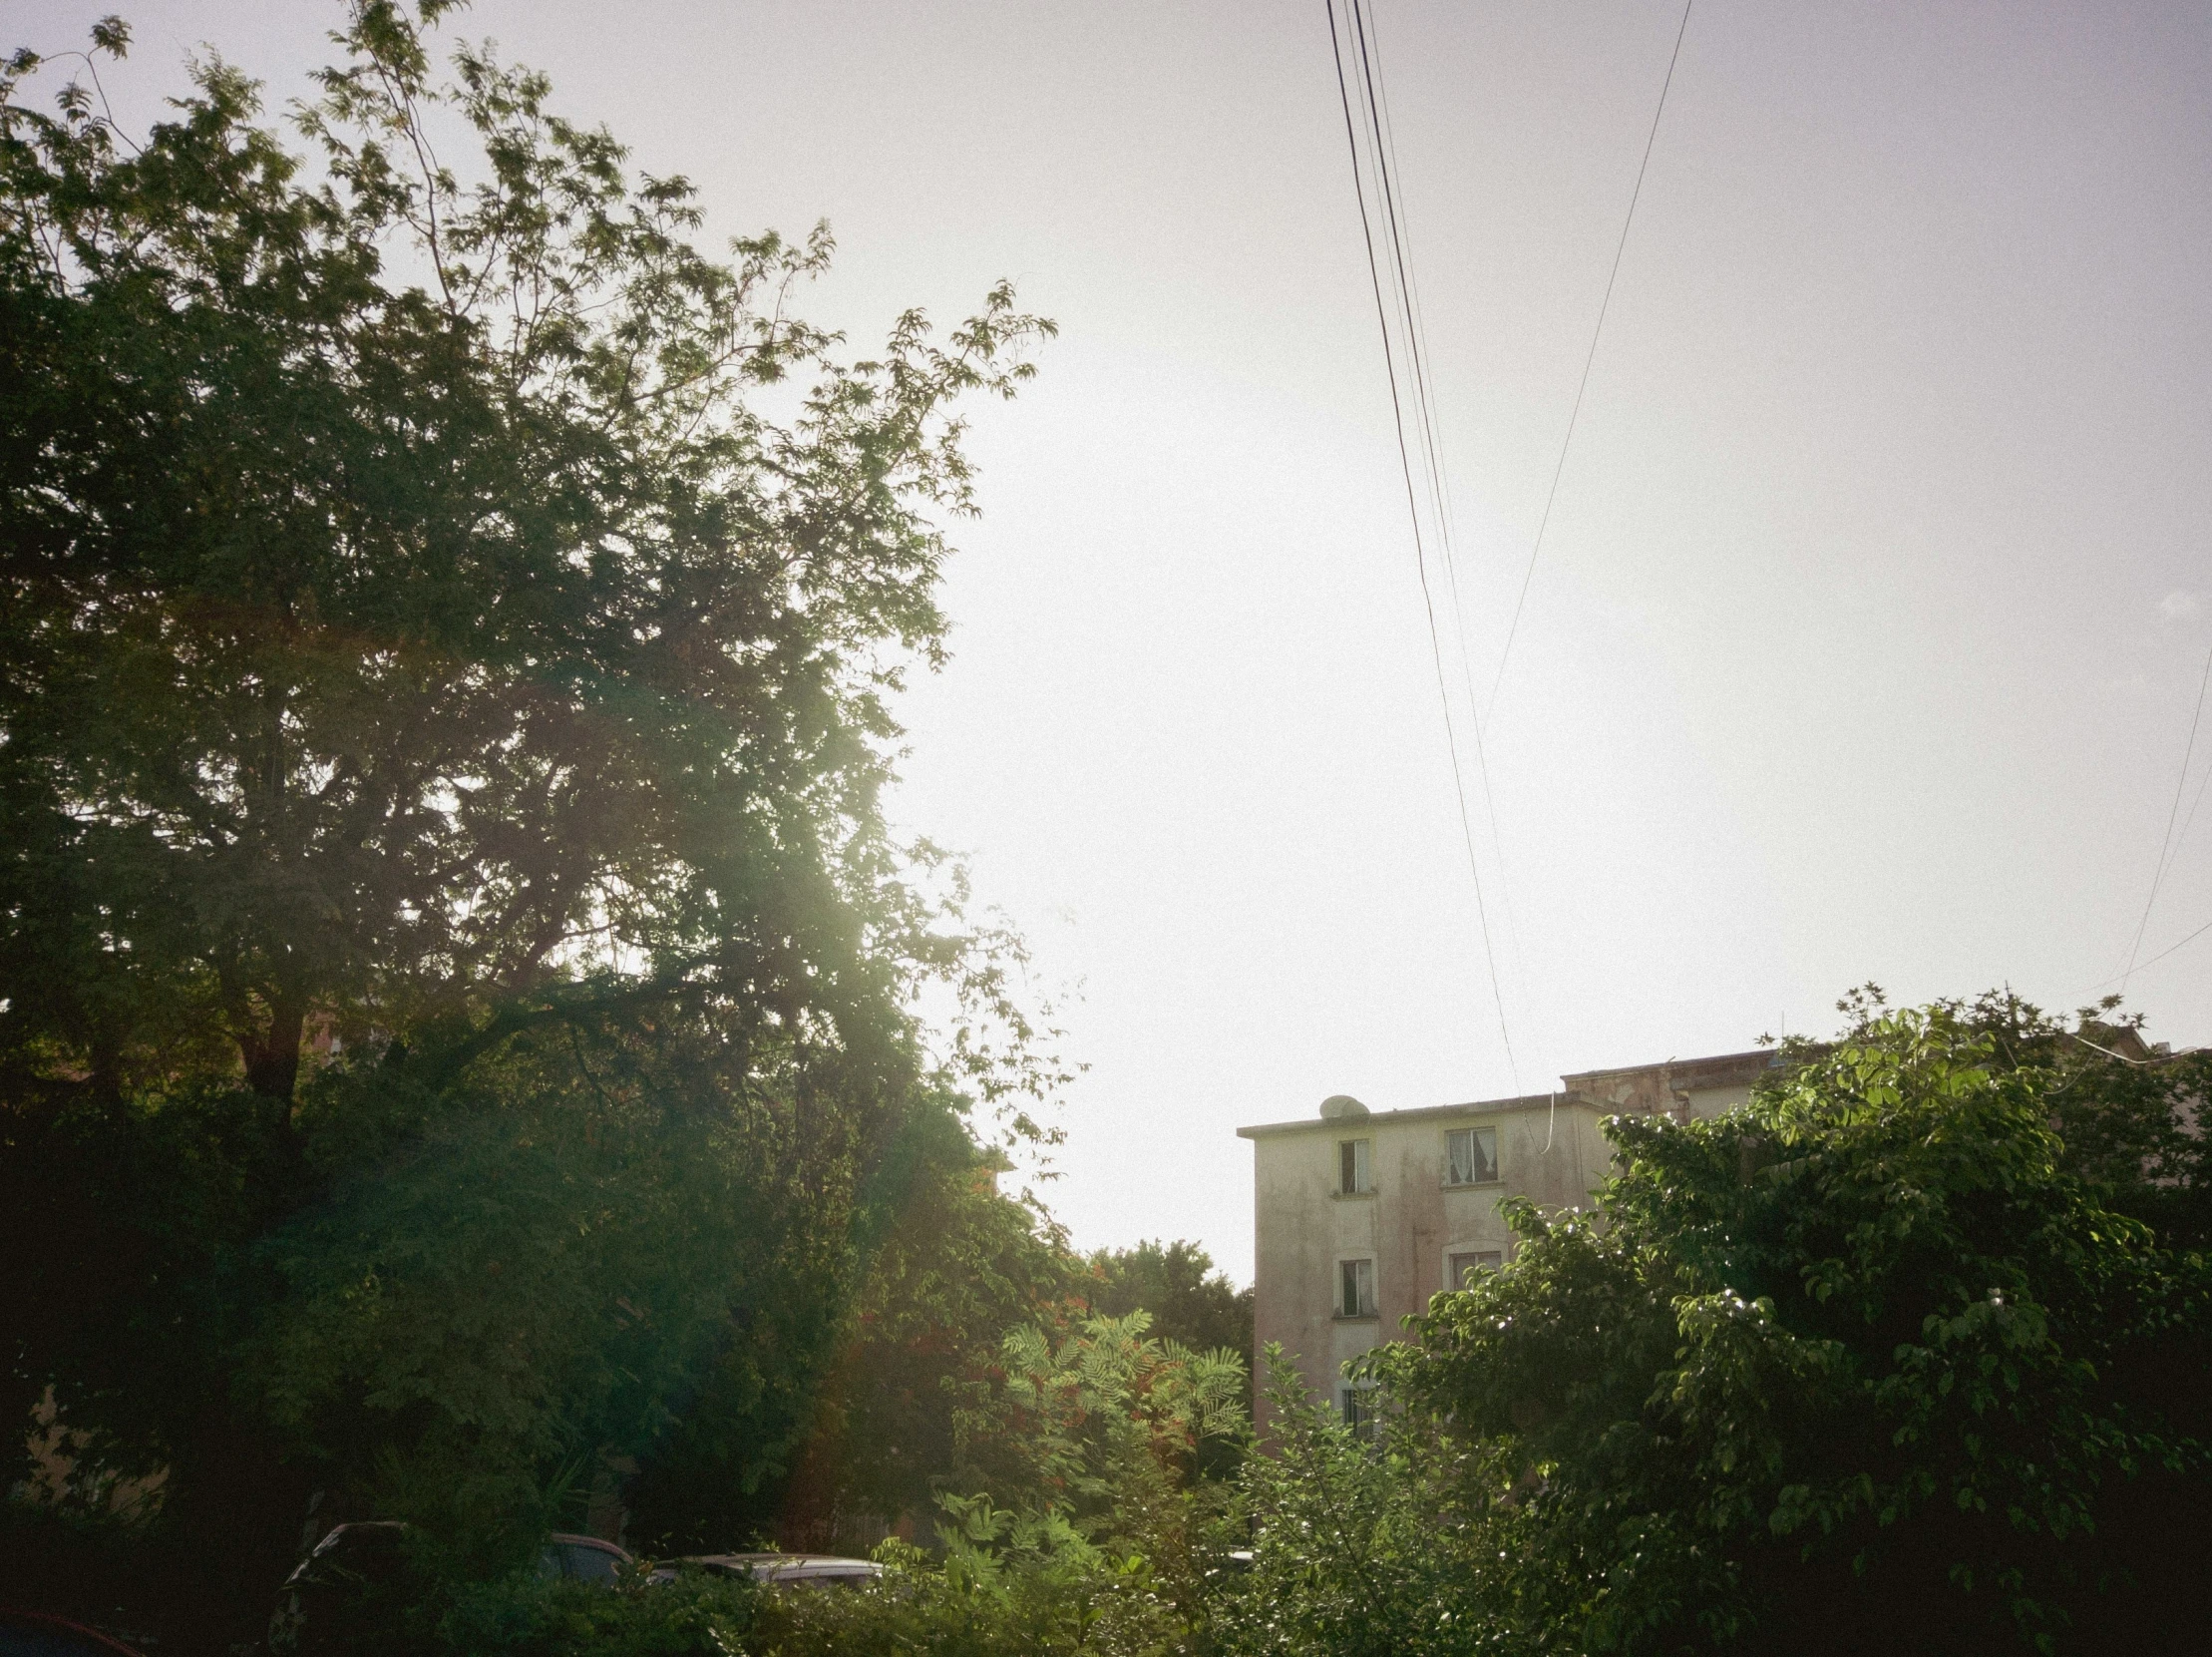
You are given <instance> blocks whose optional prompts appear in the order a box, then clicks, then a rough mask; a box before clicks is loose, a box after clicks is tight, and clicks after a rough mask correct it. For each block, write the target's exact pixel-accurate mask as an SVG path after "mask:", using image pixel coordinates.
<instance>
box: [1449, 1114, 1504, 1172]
mask: <svg viewBox="0 0 2212 1657" xmlns="http://www.w3.org/2000/svg"><path fill="white" fill-rule="evenodd" d="M1497 1177H1498V1130H1497V1129H1496V1128H1494V1127H1455V1128H1453V1129H1452V1130H1451V1131H1450V1132H1449V1133H1447V1134H1445V1135H1444V1183H1445V1184H1446V1185H1489V1184H1493V1183H1495V1182H1496V1180H1497Z"/></svg>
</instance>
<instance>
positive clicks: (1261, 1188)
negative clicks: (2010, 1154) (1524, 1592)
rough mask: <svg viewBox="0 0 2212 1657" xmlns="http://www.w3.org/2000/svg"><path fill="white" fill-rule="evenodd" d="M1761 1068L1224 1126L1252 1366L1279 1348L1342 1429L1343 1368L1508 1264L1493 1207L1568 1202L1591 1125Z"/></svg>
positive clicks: (1708, 1091)
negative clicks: (1242, 1188)
mask: <svg viewBox="0 0 2212 1657" xmlns="http://www.w3.org/2000/svg"><path fill="white" fill-rule="evenodd" d="M1774 1062H1775V1055H1774V1054H1773V1053H1772V1052H1771V1051H1769V1050H1767V1049H1763V1048H1762V1049H1760V1050H1758V1051H1754V1052H1733V1053H1723V1054H1721V1055H1719V1056H1717V1057H1712V1058H1693V1059H1688V1060H1675V1059H1670V1060H1668V1061H1667V1062H1666V1063H1663V1064H1640V1065H1635V1066H1632V1067H1630V1068H1627V1069H1618V1070H1585V1071H1582V1072H1580V1073H1578V1074H1575V1075H1568V1076H1562V1077H1561V1078H1560V1080H1561V1083H1562V1086H1561V1089H1560V1091H1558V1092H1556V1093H1535V1094H1530V1095H1528V1096H1526V1097H1523V1098H1513V1099H1483V1100H1478V1101H1476V1102H1474V1103H1471V1104H1444V1105H1433V1106H1429V1107H1427V1108H1423V1109H1414V1110H1385V1111H1379V1112H1378V1111H1370V1110H1369V1109H1368V1108H1367V1107H1366V1106H1365V1105H1363V1104H1361V1103H1360V1102H1359V1101H1358V1100H1357V1099H1354V1098H1351V1097H1348V1096H1347V1095H1344V1094H1341V1093H1339V1094H1337V1095H1335V1096H1334V1097H1332V1098H1329V1099H1327V1100H1325V1101H1324V1102H1323V1103H1322V1105H1321V1109H1320V1114H1319V1115H1318V1116H1308V1117H1306V1118H1304V1119H1303V1120H1300V1121H1293V1122H1270V1123H1267V1124H1265V1125H1263V1126H1259V1127H1241V1128H1239V1129H1238V1130H1237V1133H1238V1136H1239V1137H1240V1138H1245V1139H1250V1140H1251V1141H1252V1143H1253V1185H1254V1204H1253V1210H1254V1226H1255V1230H1256V1232H1257V1238H1256V1242H1257V1247H1256V1250H1255V1253H1254V1274H1253V1283H1254V1302H1255V1305H1254V1338H1255V1341H1256V1343H1257V1351H1256V1353H1255V1358H1256V1359H1257V1357H1258V1354H1259V1353H1260V1352H1265V1351H1266V1350H1267V1347H1268V1345H1269V1343H1270V1342H1280V1343H1281V1344H1282V1347H1283V1350H1284V1352H1285V1353H1286V1354H1287V1355H1289V1356H1290V1358H1292V1359H1293V1360H1294V1361H1295V1362H1296V1364H1297V1367H1298V1370H1299V1372H1300V1373H1301V1374H1302V1375H1303V1376H1304V1377H1305V1382H1306V1385H1307V1386H1308V1387H1311V1388H1313V1389H1314V1390H1315V1391H1317V1392H1321V1393H1322V1394H1324V1395H1325V1396H1327V1397H1329V1398H1330V1399H1332V1400H1334V1401H1335V1402H1336V1404H1337V1405H1338V1407H1339V1408H1340V1409H1343V1410H1345V1411H1346V1413H1347V1414H1349V1415H1352V1416H1354V1417H1356V1415H1357V1411H1358V1401H1357V1399H1356V1398H1355V1397H1353V1396H1351V1394H1350V1392H1349V1389H1348V1388H1347V1387H1346V1386H1345V1383H1344V1381H1343V1366H1344V1364H1345V1363H1347V1362H1348V1361H1349V1360H1351V1359H1353V1358H1356V1357H1358V1356H1359V1355H1360V1354H1361V1353H1363V1352H1365V1351H1366V1350H1367V1349H1368V1348H1369V1347H1372V1346H1374V1345H1376V1344H1377V1343H1379V1342H1382V1341H1385V1340H1392V1339H1395V1338H1397V1336H1398V1334H1399V1330H1400V1322H1399V1320H1400V1319H1402V1318H1404V1317H1406V1316H1407V1315H1408V1314H1411V1313H1415V1312H1419V1311H1422V1310H1424V1309H1425V1308H1426V1307H1427V1305H1428V1301H1429V1297H1430V1296H1431V1295H1434V1294H1436V1293H1437V1292H1438V1291H1439V1290H1442V1289H1444V1288H1447V1287H1450V1288H1457V1287H1458V1286H1459V1285H1460V1283H1461V1282H1462V1281H1463V1275H1464V1274H1465V1273H1466V1272H1469V1271H1479V1270H1484V1269H1488V1268H1494V1267H1496V1266H1498V1265H1500V1264H1501V1263H1502V1262H1503V1261H1504V1260H1505V1259H1506V1258H1507V1257H1508V1256H1509V1255H1511V1254H1512V1252H1513V1234H1512V1232H1511V1231H1510V1230H1508V1229H1507V1227H1506V1223H1505V1220H1504V1219H1503V1217H1502V1216H1500V1214H1499V1213H1498V1204H1499V1202H1500V1201H1501V1200H1502V1199H1504V1198H1506V1197H1529V1198H1532V1199H1533V1200H1535V1201H1536V1202H1538V1203H1540V1204H1542V1205H1544V1206H1546V1207H1558V1208H1567V1207H1573V1206H1576V1205H1578V1204H1580V1203H1582V1202H1583V1201H1585V1200H1586V1199H1587V1198H1588V1196H1589V1194H1590V1192H1591V1191H1592V1190H1593V1189H1594V1188H1595V1187H1596V1186H1597V1184H1598V1183H1599V1181H1600V1180H1602V1179H1603V1178H1604V1177H1605V1174H1606V1171H1607V1168H1608V1165H1609V1164H1610V1162H1611V1160H1612V1156H1613V1150H1612V1147H1611V1146H1610V1145H1609V1144H1608V1143H1607V1141H1606V1138H1605V1135H1604V1133H1603V1132H1602V1131H1600V1127H1599V1124H1600V1123H1601V1122H1602V1121H1603V1120H1604V1119H1605V1118H1606V1117H1608V1116H1612V1115H1625V1114H1637V1115H1659V1114H1662V1113H1663V1114H1666V1115H1671V1116H1674V1117H1677V1118H1679V1119H1682V1120H1687V1119H1689V1118H1691V1117H1696V1116H1712V1115H1717V1114H1718V1113H1720V1112H1721V1111H1723V1110H1727V1109H1729V1108H1731V1107H1733V1106H1735V1105H1738V1104H1742V1103H1744V1102H1745V1101H1746V1100H1748V1099H1749V1098H1750V1096H1751V1084H1752V1082H1753V1081H1754V1080H1756V1079H1757V1077H1758V1076H1759V1074H1760V1072H1762V1071H1763V1070H1765V1069H1767V1068H1768V1067H1769V1066H1770V1065H1772V1064H1773V1063H1774ZM1256 1373H1257V1372H1256Z"/></svg>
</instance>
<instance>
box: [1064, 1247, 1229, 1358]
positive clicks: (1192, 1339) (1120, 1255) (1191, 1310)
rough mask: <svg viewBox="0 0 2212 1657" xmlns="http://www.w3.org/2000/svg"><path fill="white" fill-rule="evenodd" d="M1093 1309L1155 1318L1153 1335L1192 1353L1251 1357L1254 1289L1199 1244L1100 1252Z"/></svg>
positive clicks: (1090, 1293)
mask: <svg viewBox="0 0 2212 1657" xmlns="http://www.w3.org/2000/svg"><path fill="white" fill-rule="evenodd" d="M1090 1269H1091V1279H1092V1281H1091V1282H1090V1283H1089V1284H1088V1285H1087V1286H1086V1291H1087V1298H1088V1299H1089V1301H1090V1305H1091V1310H1092V1311H1094V1312H1097V1313H1099V1314H1100V1315H1101V1316H1103V1317H1108V1318H1125V1317H1127V1316H1128V1315H1129V1314H1130V1313H1132V1312H1136V1311H1140V1310H1141V1311H1145V1312H1149V1313H1151V1314H1152V1331H1153V1333H1154V1334H1156V1335H1158V1336H1159V1337H1160V1339H1162V1340H1163V1341H1174V1342H1177V1343H1178V1344H1180V1345H1182V1346H1185V1347H1188V1348H1190V1349H1191V1350H1192V1351H1193V1352H1217V1351H1222V1350H1227V1351H1230V1352H1235V1353H1241V1354H1245V1355H1248V1356H1249V1355H1250V1354H1251V1353H1252V1341H1253V1334H1252V1290H1250V1289H1249V1288H1247V1289H1240V1288H1238V1287H1237V1286H1236V1285H1235V1284H1234V1283H1232V1282H1230V1281H1229V1279H1228V1278H1227V1277H1226V1276H1224V1275H1223V1274H1222V1273H1220V1272H1218V1271H1216V1270H1215V1269H1214V1261H1213V1257H1212V1256H1211V1255H1209V1254H1208V1253H1207V1252H1206V1250H1205V1249H1203V1248H1201V1247H1200V1246H1199V1245H1198V1244H1196V1243H1192V1242H1186V1241H1183V1240H1181V1239H1178V1240H1177V1241H1175V1242H1172V1243H1161V1242H1159V1241H1157V1240H1152V1241H1147V1242H1142V1243H1139V1244H1138V1245H1137V1246H1136V1247H1135V1248H1126V1249H1100V1250H1098V1251H1097V1252H1096V1253H1094V1254H1093V1255H1092V1256H1091V1257H1090Z"/></svg>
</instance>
